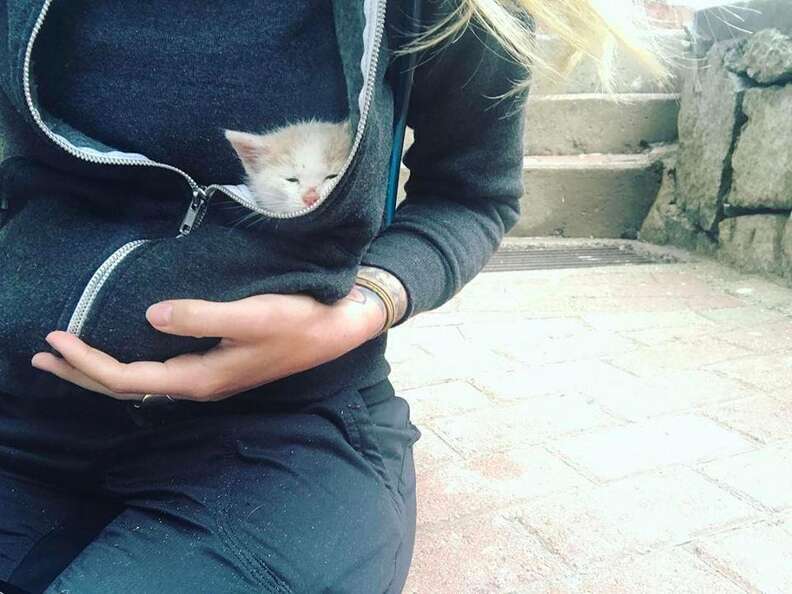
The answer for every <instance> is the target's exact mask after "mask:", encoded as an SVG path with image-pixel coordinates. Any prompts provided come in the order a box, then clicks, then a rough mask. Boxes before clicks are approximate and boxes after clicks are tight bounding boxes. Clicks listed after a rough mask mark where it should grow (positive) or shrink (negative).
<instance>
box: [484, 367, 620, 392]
mask: <svg viewBox="0 0 792 594" xmlns="http://www.w3.org/2000/svg"><path fill="white" fill-rule="evenodd" d="M632 377H633V376H632V375H630V374H628V373H627V372H625V371H622V370H621V369H617V368H615V367H613V366H612V365H609V364H607V363H604V362H602V361H598V360H595V359H588V360H582V361H573V362H569V363H550V364H547V365H535V366H531V365H526V366H524V367H522V368H520V369H517V370H515V371H513V372H510V373H503V374H502V373H487V374H484V375H481V376H478V377H476V378H474V379H473V380H472V382H473V384H474V385H476V386H478V387H479V388H480V389H481V390H482V391H483V392H485V393H486V394H488V395H489V396H490V397H491V398H493V399H495V400H499V401H517V400H527V399H530V398H534V397H536V396H543V395H547V394H571V393H578V394H579V393H582V392H585V391H586V390H587V389H588V388H589V387H590V386H601V385H611V384H614V383H619V382H624V381H626V380H625V378H626V379H629V378H632Z"/></svg>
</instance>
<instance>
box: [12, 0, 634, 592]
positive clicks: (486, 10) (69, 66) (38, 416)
mask: <svg viewBox="0 0 792 594" xmlns="http://www.w3.org/2000/svg"><path fill="white" fill-rule="evenodd" d="M418 4H421V5H422V6H421V8H422V14H421V15H420V18H419V16H418V15H415V14H409V11H407V10H406V8H405V7H406V5H407V3H399V2H394V1H391V2H386V0H366V2H350V1H346V0H334V1H333V2H325V1H324V0H299V1H294V0H289V1H288V2H286V1H282V0H278V1H274V2H266V3H261V2H252V1H250V0H234V1H233V2H226V3H220V4H213V5H211V6H208V5H206V4H205V3H196V2H193V1H192V0H169V2H167V3H165V2H162V1H160V0H142V1H140V2H135V3H128V2H123V0H108V1H106V2H101V3H93V2H89V1H87V0H75V1H73V2H68V3H67V2H53V1H52V0H0V7H2V10H0V14H2V15H3V16H2V17H0V22H1V23H2V25H3V33H4V39H3V41H4V43H3V44H2V49H0V86H1V87H2V91H3V93H2V94H0V115H1V116H2V129H3V136H4V142H5V154H4V156H5V159H4V161H3V163H2V168H1V169H0V205H2V206H3V214H4V217H3V225H2V229H0V279H2V280H0V580H3V581H4V582H5V588H6V589H7V590H8V591H10V589H11V588H16V589H21V591H26V592H40V591H46V592H49V593H55V592H79V593H81V594H85V593H91V592H97V593H107V592H141V593H143V592H263V591H266V592H353V593H367V594H368V593H372V592H399V591H401V590H402V588H403V587H404V584H405V581H406V577H407V573H408V569H409V565H410V561H411V558H412V550H413V542H414V537H415V522H416V492H415V470H414V463H413V457H412V448H413V444H414V443H415V442H416V441H417V440H418V438H419V436H420V432H419V430H418V429H417V428H416V427H415V426H414V425H413V424H412V422H411V421H410V416H409V407H408V405H407V403H406V402H405V401H404V400H403V399H402V398H400V397H399V396H397V395H396V394H395V392H394V389H393V387H392V385H391V384H390V382H389V380H388V374H389V370H390V369H389V366H388V364H387V361H386V360H385V357H384V352H385V345H386V337H387V333H386V331H387V330H388V329H389V328H390V327H392V326H395V325H398V324H401V323H403V322H404V321H406V320H407V319H409V318H411V317H412V316H415V315H417V314H418V313H420V312H423V311H427V310H431V309H433V308H436V307H438V306H440V305H441V304H443V303H444V302H446V301H447V300H448V299H450V298H451V297H452V296H453V295H454V294H455V293H457V292H458V291H459V290H460V289H461V288H462V286H464V284H465V283H467V282H468V281H469V280H470V279H471V278H473V276H475V274H477V273H478V272H479V271H480V270H481V268H482V267H483V266H484V264H485V263H486V261H487V259H488V258H489V256H490V255H491V254H492V253H493V252H494V250H495V249H496V248H497V246H498V244H499V243H500V241H501V239H502V237H503V236H504V234H505V233H506V232H507V231H508V230H509V229H510V228H511V227H512V226H513V225H514V224H515V222H516V221H517V219H518V216H519V199H520V196H521V194H522V181H521V164H522V135H523V127H522V121H523V120H522V112H523V109H522V107H523V102H524V100H525V96H526V88H527V87H526V84H527V78H528V76H527V75H528V71H529V68H530V64H531V61H532V60H533V59H535V52H534V50H533V46H532V39H533V26H532V20H531V17H529V16H528V15H529V14H531V15H533V16H534V17H536V18H537V19H538V20H540V21H541V22H543V23H544V24H545V25H546V26H547V27H549V28H550V29H551V30H554V31H556V32H557V33H558V34H559V35H560V36H561V37H562V38H563V39H565V40H566V41H568V42H570V43H571V44H572V45H573V46H574V47H576V48H577V49H578V50H579V51H582V52H585V53H589V54H596V53H597V52H598V51H599V50H598V49H597V48H600V47H601V46H602V45H603V40H604V39H605V37H607V36H609V35H616V37H618V38H620V39H621V40H622V41H625V42H626V43H629V44H631V45H632V46H633V47H634V48H637V49H636V51H639V52H640V51H645V50H642V49H641V48H643V47H644V45H642V42H640V41H639V40H636V39H632V38H630V37H629V32H628V33H624V31H625V30H623V29H620V28H619V27H618V26H616V25H614V24H613V23H614V21H612V20H609V19H608V17H607V15H603V14H601V13H600V12H599V11H597V10H595V9H594V8H592V5H591V4H590V3H589V2H588V1H587V0H575V1H569V2H566V3H556V2H544V1H538V0H522V4H523V8H525V9H526V10H525V11H522V12H519V13H518V12H515V10H514V9H513V7H512V5H511V4H510V3H505V2H504V3H502V4H499V3H496V2H485V1H483V0H459V2H458V3H456V2H454V3H443V2H434V1H425V2H420V3H418ZM405 11H406V12H408V14H407V15H406V16H407V20H402V21H398V18H397V17H400V16H403V15H402V14H401V13H402V12H405ZM394 22H395V23H397V24H395V25H394V24H393V23H394ZM398 22H402V25H403V23H411V22H412V23H415V22H420V28H421V29H420V30H421V31H422V33H421V34H420V35H419V36H418V37H417V38H414V39H410V40H407V41H406V42H405V40H404V39H403V38H402V36H401V33H402V32H403V30H404V26H402V27H400V26H398ZM407 28H409V27H407ZM403 52H417V53H418V55H419V56H420V59H419V60H418V62H417V66H416V67H415V70H414V80H413V87H412V96H411V99H410V104H409V111H408V124H409V126H410V127H411V128H412V129H413V130H414V136H415V140H414V143H413V145H412V146H411V148H410V149H409V150H408V152H407V154H406V157H405V163H406V165H407V167H408V168H409V170H410V179H409V182H408V183H407V185H406V199H405V200H404V202H403V203H402V204H401V205H400V207H399V209H398V211H397V212H396V215H395V217H394V219H393V222H392V223H391V224H390V225H388V226H385V225H383V224H382V220H383V209H384V200H385V197H384V194H385V192H384V188H385V186H386V183H387V163H388V158H389V154H390V149H391V130H392V122H393V111H394V109H393V108H394V98H393V91H394V90H393V86H392V85H393V82H392V81H393V78H392V77H391V76H390V74H389V73H388V71H389V68H388V65H389V64H390V63H391V62H392V58H393V56H395V55H401V54H402V53H403ZM515 85H516V86H515ZM308 118H316V119H322V120H328V121H340V120H342V119H344V118H349V119H350V122H351V126H352V130H354V143H353V151H352V155H350V157H349V160H348V162H347V164H346V166H345V170H344V171H343V172H342V173H341V175H340V176H339V179H338V180H337V181H336V185H335V189H334V190H333V191H332V192H330V194H328V195H327V196H325V197H324V198H323V199H320V200H319V201H318V202H317V203H316V205H315V206H314V207H312V208H311V209H308V210H307V212H306V213H303V214H301V215H300V216H294V217H266V216H263V217H260V219H259V220H258V221H257V222H256V223H255V224H252V225H250V226H244V225H240V224H239V223H238V219H239V215H240V208H241V207H240V206H239V204H236V203H235V202H234V199H235V197H236V198H238V192H239V191H240V190H239V188H240V184H241V182H242V171H241V168H240V165H239V163H238V162H237V161H236V159H235V155H234V154H233V151H232V150H231V147H230V146H229V145H228V144H227V143H226V142H225V141H224V140H223V138H222V133H223V129H224V128H230V129H237V130H251V131H256V130H264V129H269V128H271V127H274V126H277V125H283V124H285V123H288V122H290V121H296V120H300V119H308ZM210 198H211V200H210ZM237 202H240V200H237ZM243 210H244V209H243ZM268 266H269V267H273V266H280V268H278V274H277V275H273V276H272V278H276V279H278V282H279V283H280V284H279V285H277V290H273V291H271V292H267V293H264V294H261V293H256V292H255V291H253V290H251V287H254V288H255V287H256V286H259V285H257V284H256V283H259V282H263V280H265V279H263V278H262V277H263V276H267V278H269V275H263V274H262V272H261V271H262V270H271V269H272V268H267V267H268ZM185 341H187V342H185ZM189 341H192V342H189ZM187 344H189V345H190V346H191V348H190V349H185V348H183V347H184V346H185V345H187ZM155 347H156V348H155ZM199 347H200V348H199ZM157 348H161V350H156V349H157ZM165 352H167V353H169V355H168V356H162V357H160V356H155V355H154V354H155V353H159V354H162V353H165Z"/></svg>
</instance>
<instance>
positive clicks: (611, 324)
mask: <svg viewBox="0 0 792 594" xmlns="http://www.w3.org/2000/svg"><path fill="white" fill-rule="evenodd" d="M582 317H583V321H585V322H586V323H587V324H589V325H590V326H591V327H593V328H594V329H596V330H606V331H614V332H623V331H634V330H647V329H649V330H656V329H659V328H690V327H699V326H701V327H704V328H707V329H711V328H713V327H715V323H714V322H712V321H711V320H708V319H707V318H704V317H702V316H700V315H699V314H698V313H696V312H694V311H689V310H687V309H680V310H677V311H664V312H656V313H654V314H653V315H651V316H647V315H646V313H645V312H627V313H590V314H585V315H584V316H582Z"/></svg>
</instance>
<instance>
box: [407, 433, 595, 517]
mask: <svg viewBox="0 0 792 594" xmlns="http://www.w3.org/2000/svg"><path fill="white" fill-rule="evenodd" d="M419 443H420V442H419ZM590 485H591V483H590V482H589V481H588V480H587V479H585V478H584V477H583V476H581V475H580V474H579V473H578V472H576V471H574V470H573V469H572V468H570V467H569V466H568V465H567V464H566V463H564V462H563V461H562V460H561V459H560V458H557V457H556V456H553V455H552V454H550V453H549V452H548V451H547V450H545V449H544V448H541V447H527V448H514V449H511V450H508V451H505V452H495V453H490V454H485V455H480V456H475V457H473V458H471V459H469V460H466V461H464V462H457V461H452V462H450V463H448V464H444V465H442V466H436V467H434V468H432V469H431V470H430V471H425V472H421V473H419V475H418V486H417V489H418V492H420V493H421V496H420V497H419V501H418V523H419V525H426V524H435V523H437V522H442V521H445V520H449V519H454V518H459V517H463V516H467V515H470V514H473V513H475V512H480V511H486V510H492V509H499V508H501V507H504V506H507V505H510V504H513V503H519V502H522V501H525V500H528V499H534V498H537V497H540V496H542V495H547V494H549V493H555V492H561V491H565V490H569V489H570V488H573V487H581V486H590Z"/></svg>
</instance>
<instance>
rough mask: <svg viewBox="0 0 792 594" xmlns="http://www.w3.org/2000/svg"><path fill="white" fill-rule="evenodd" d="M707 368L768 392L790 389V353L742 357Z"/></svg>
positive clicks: (791, 370) (791, 374) (791, 369)
mask: <svg viewBox="0 0 792 594" xmlns="http://www.w3.org/2000/svg"><path fill="white" fill-rule="evenodd" d="M708 369H712V370H715V371H718V372H720V373H722V374H724V375H726V376H728V377H733V378H735V379H738V380H741V381H744V382H748V383H751V384H753V385H754V386H756V387H757V388H759V389H761V390H766V391H768V392H771V391H774V390H782V389H792V353H776V354H771V355H756V356H753V357H743V358H741V359H736V360H734V361H727V362H723V363H717V364H713V365H710V366H708Z"/></svg>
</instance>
